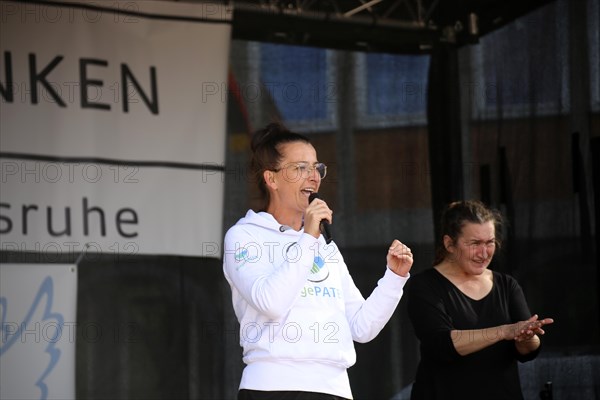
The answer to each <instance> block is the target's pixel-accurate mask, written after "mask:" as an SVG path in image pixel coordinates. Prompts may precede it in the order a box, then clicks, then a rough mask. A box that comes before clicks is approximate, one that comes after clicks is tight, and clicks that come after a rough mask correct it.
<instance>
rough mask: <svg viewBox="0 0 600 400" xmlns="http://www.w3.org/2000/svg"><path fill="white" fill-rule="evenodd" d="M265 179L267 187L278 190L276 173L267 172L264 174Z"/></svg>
mask: <svg viewBox="0 0 600 400" xmlns="http://www.w3.org/2000/svg"><path fill="white" fill-rule="evenodd" d="M263 179H264V180H265V185H267V187H268V188H271V189H273V190H277V182H275V172H274V171H269V170H265V171H264V172H263Z"/></svg>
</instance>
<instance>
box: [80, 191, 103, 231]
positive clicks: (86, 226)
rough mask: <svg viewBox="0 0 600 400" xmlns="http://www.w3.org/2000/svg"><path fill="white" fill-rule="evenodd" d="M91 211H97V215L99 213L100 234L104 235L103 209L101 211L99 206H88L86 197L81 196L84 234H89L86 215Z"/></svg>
mask: <svg viewBox="0 0 600 400" xmlns="http://www.w3.org/2000/svg"><path fill="white" fill-rule="evenodd" d="M92 211H97V212H98V215H100V232H101V233H100V234H101V235H102V236H106V224H105V223H104V211H102V209H101V208H99V207H92V208H88V200H87V197H84V198H83V234H84V235H85V236H88V235H89V224H88V215H89V214H90V213H91V212H92Z"/></svg>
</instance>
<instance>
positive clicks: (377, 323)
mask: <svg viewBox="0 0 600 400" xmlns="http://www.w3.org/2000/svg"><path fill="white" fill-rule="evenodd" d="M346 271H347V269H346ZM409 277H410V275H409V276H407V277H402V276H400V275H396V274H395V273H394V272H392V271H391V270H390V269H389V268H387V267H386V269H385V274H384V275H383V277H382V278H381V279H379V281H378V282H377V287H376V288H375V290H373V292H372V293H371V295H370V296H369V297H368V298H367V299H366V300H365V299H364V298H363V297H362V294H361V293H360V291H359V290H358V288H357V287H356V285H355V284H354V281H353V280H352V277H351V276H350V273H347V279H345V280H344V295H345V299H346V300H345V303H346V319H347V320H348V324H349V325H350V330H351V332H352V339H354V340H355V341H356V342H360V343H365V342H368V341H370V340H373V339H374V338H375V337H376V336H377V335H378V334H379V332H381V330H382V329H383V327H384V326H385V324H387V322H388V321H389V319H390V318H391V317H392V314H393V313H394V311H395V310H396V306H397V305H398V303H399V302H400V298H401V297H402V292H403V288H404V285H405V284H406V282H407V281H408V278H409Z"/></svg>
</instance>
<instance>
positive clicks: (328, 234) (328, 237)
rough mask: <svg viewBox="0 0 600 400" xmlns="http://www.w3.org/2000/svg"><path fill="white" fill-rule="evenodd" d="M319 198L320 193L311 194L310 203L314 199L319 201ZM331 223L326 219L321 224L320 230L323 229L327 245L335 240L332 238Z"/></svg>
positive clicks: (322, 232)
mask: <svg viewBox="0 0 600 400" xmlns="http://www.w3.org/2000/svg"><path fill="white" fill-rule="evenodd" d="M318 198H319V193H311V194H310V196H309V197H308V202H309V203H311V202H312V201H313V200H314V199H318ZM329 226H330V225H329V221H327V220H326V219H323V220H321V224H320V228H321V234H322V235H323V238H324V239H325V243H327V244H329V243H331V241H332V240H333V238H332V237H331V230H330V228H329Z"/></svg>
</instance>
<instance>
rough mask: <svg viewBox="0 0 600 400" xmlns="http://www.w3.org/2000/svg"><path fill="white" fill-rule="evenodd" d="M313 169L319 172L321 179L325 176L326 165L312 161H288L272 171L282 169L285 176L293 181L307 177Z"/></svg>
mask: <svg viewBox="0 0 600 400" xmlns="http://www.w3.org/2000/svg"><path fill="white" fill-rule="evenodd" d="M315 170H316V171H317V172H318V173H319V177H320V178H321V179H325V176H327V165H325V164H323V163H314V164H313V165H310V164H309V163H306V162H299V163H290V164H287V165H285V166H284V167H281V168H278V169H274V170H273V171H275V172H279V171H284V174H285V178H286V179H289V180H291V181H294V180H297V179H299V178H304V179H306V178H308V177H309V176H311V175H312V174H313V173H314V172H315Z"/></svg>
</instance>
